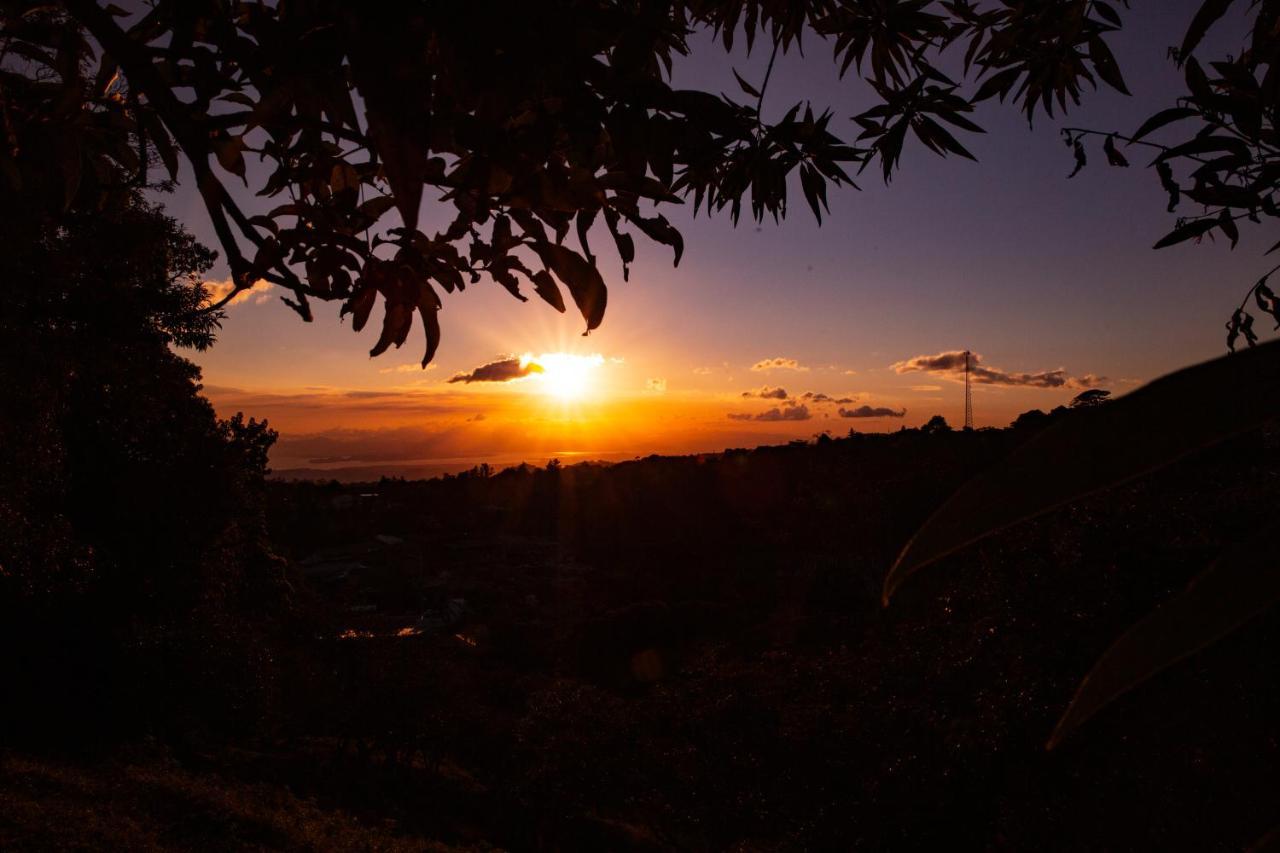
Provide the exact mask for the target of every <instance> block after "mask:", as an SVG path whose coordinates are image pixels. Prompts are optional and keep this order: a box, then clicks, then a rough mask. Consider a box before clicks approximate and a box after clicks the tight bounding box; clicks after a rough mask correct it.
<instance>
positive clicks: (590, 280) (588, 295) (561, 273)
mask: <svg viewBox="0 0 1280 853" xmlns="http://www.w3.org/2000/svg"><path fill="white" fill-rule="evenodd" d="M534 249H535V251H537V253H538V256H539V257H541V258H542V262H543V263H544V264H546V265H547V266H548V267H550V268H551V270H552V271H553V272H554V273H555V274H556V277H557V278H559V279H560V280H561V281H563V282H564V284H565V286H566V287H568V288H569V293H570V295H571V296H573V301H574V303H576V304H577V306H578V310H579V311H581V312H582V318H583V319H584V320H586V321H587V331H588V332H589V331H591V330H592V329H594V328H596V327H597V326H599V325H600V321H601V320H603V319H604V309H605V303H606V302H607V301H608V295H609V294H608V291H607V290H606V289H605V286H604V279H603V278H601V277H600V271H599V270H598V269H596V268H595V266H594V265H593V264H591V263H590V262H588V261H587V260H586V259H585V258H583V257H582V256H581V255H579V254H578V253H577V252H575V251H573V250H572V249H569V248H566V247H564V246H557V245H556V244H555V243H538V244H536V245H535V246H534ZM535 283H536V282H535ZM543 298H546V297H545V296H544V297H543Z"/></svg>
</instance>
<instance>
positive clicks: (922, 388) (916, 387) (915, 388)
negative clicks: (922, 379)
mask: <svg viewBox="0 0 1280 853" xmlns="http://www.w3.org/2000/svg"><path fill="white" fill-rule="evenodd" d="M911 390H912V391H941V390H942V386H941V385H912V386H911Z"/></svg>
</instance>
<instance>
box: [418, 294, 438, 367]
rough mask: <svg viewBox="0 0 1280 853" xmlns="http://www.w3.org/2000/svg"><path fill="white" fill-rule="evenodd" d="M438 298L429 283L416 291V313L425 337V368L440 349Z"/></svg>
mask: <svg viewBox="0 0 1280 853" xmlns="http://www.w3.org/2000/svg"><path fill="white" fill-rule="evenodd" d="M441 307H442V306H441V304H440V297H439V296H438V295H437V294H436V291H435V288H433V287H432V286H431V282H429V281H424V282H422V283H421V289H420V290H419V291H418V313H419V314H420V315H422V329H423V331H424V332H425V333H426V336H427V351H426V353H425V354H424V355H423V356H422V366H423V367H426V366H427V365H428V364H430V363H431V359H433V358H435V356H436V350H437V349H439V348H440V308H441Z"/></svg>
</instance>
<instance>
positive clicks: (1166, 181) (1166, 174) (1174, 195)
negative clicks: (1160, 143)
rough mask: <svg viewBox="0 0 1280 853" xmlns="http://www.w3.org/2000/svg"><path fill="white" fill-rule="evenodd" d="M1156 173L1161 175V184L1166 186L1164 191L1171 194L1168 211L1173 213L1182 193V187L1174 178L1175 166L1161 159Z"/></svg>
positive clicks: (1157, 164)
mask: <svg viewBox="0 0 1280 853" xmlns="http://www.w3.org/2000/svg"><path fill="white" fill-rule="evenodd" d="M1156 174H1157V175H1159V176H1160V186H1162V187H1164V191H1165V192H1167V193H1168V194H1169V206H1168V212H1169V213H1173V211H1174V209H1175V208H1177V206H1178V201H1179V199H1180V198H1181V195H1182V188H1181V187H1179V186H1178V182H1177V181H1175V180H1174V179H1173V167H1172V166H1170V165H1169V164H1168V163H1166V162H1165V161H1163V160H1161V161H1160V162H1159V163H1156Z"/></svg>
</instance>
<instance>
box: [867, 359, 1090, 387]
mask: <svg viewBox="0 0 1280 853" xmlns="http://www.w3.org/2000/svg"><path fill="white" fill-rule="evenodd" d="M892 367H893V369H894V371H895V372H897V373H899V374H902V373H928V374H931V375H934V376H943V377H946V378H949V379H959V378H961V377H963V376H964V367H965V354H964V351H963V350H949V351H947V352H940V353H937V354H936V355H917V356H913V357H912V358H909V359H907V360H906V361H899V362H895V363H894V364H893V365H892ZM969 376H970V378H971V380H972V381H973V382H975V383H977V384H978V385H1011V386H1017V387H1024V388H1063V387H1066V388H1093V387H1096V385H1097V384H1099V383H1103V382H1106V379H1105V377H1101V376H1095V375H1094V374H1087V375H1085V376H1081V377H1073V376H1070V375H1068V374H1067V371H1066V370H1065V369H1064V368H1061V367H1059V368H1058V369H1056V370H1041V371H1038V372H1035V373H1019V372H1013V371H1008V370H1002V369H1001V368H998V367H988V366H987V365H985V364H983V363H982V356H981V355H979V354H978V353H970V354H969Z"/></svg>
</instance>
